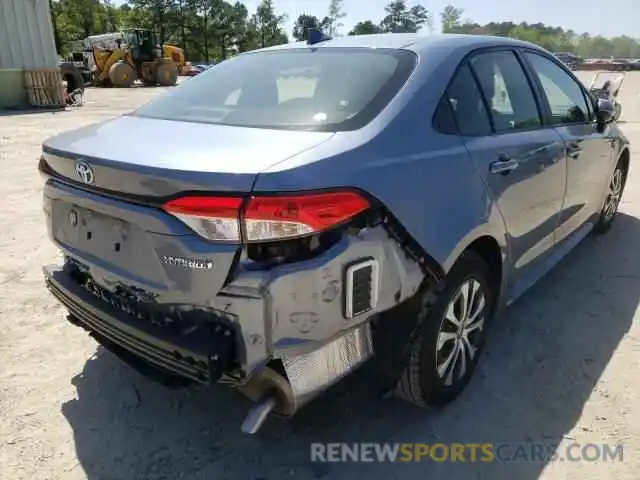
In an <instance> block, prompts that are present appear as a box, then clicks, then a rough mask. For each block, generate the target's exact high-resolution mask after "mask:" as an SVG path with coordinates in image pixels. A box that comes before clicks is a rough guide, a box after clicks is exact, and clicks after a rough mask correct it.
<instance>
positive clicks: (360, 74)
mask: <svg viewBox="0 0 640 480" xmlns="http://www.w3.org/2000/svg"><path fill="white" fill-rule="evenodd" d="M415 64H416V56H415V54H413V53H412V52H409V51H405V50H391V49H376V50H373V49H364V48H361V49H348V48H318V49H315V50H313V49H300V50H298V49H287V50H280V51H275V52H256V53H249V54H244V55H239V56H237V57H235V58H233V59H230V60H225V61H223V62H222V63H220V64H219V65H216V66H215V67H214V68H211V69H210V70H208V71H207V72H205V73H202V74H200V75H198V76H196V77H193V78H191V79H189V80H186V81H185V82H184V84H182V85H181V86H180V87H178V88H177V89H175V90H173V91H172V92H170V93H169V94H167V95H164V96H162V97H160V98H158V99H157V100H154V101H152V102H151V103H148V104H147V105H145V106H143V107H142V108H140V109H138V110H137V111H135V112H134V113H133V115H135V116H140V117H148V118H158V119H165V120H178V121H185V122H201V123H212V124H220V125H235V126H243V127H258V128H260V127H261V128H275V129H290V130H316V131H345V130H354V129H357V128H361V127H362V126H364V125H366V124H367V123H369V122H370V121H371V120H372V119H373V118H374V117H375V116H376V115H378V113H380V111H381V110H382V109H383V108H384V107H385V106H386V105H387V104H388V103H389V102H390V101H391V99H392V98H393V97H394V96H395V95H396V94H397V93H398V91H399V90H400V88H401V87H402V85H403V84H404V83H405V81H406V80H407V78H408V77H409V75H410V74H411V72H412V71H413V69H414V67H415Z"/></svg>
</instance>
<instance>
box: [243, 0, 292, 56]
mask: <svg viewBox="0 0 640 480" xmlns="http://www.w3.org/2000/svg"><path fill="white" fill-rule="evenodd" d="M286 20H287V16H286V15H277V14H276V12H275V8H274V6H273V0H262V1H261V2H260V5H258V8H257V10H256V13H255V14H254V15H252V17H251V20H250V22H249V31H250V32H251V33H252V34H253V37H254V41H255V43H256V47H259V48H262V47H268V46H271V45H279V44H281V43H287V42H288V38H287V34H286V33H285V32H284V30H283V28H282V25H283V24H284V22H286Z"/></svg>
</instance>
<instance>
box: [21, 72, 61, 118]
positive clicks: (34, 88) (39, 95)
mask: <svg viewBox="0 0 640 480" xmlns="http://www.w3.org/2000/svg"><path fill="white" fill-rule="evenodd" d="M24 78H25V84H26V86H27V92H28V94H29V103H30V104H31V106H33V107H50V108H51V107H64V106H65V99H64V93H63V92H64V87H63V84H62V75H61V74H60V69H58V68H46V69H38V70H25V71H24Z"/></svg>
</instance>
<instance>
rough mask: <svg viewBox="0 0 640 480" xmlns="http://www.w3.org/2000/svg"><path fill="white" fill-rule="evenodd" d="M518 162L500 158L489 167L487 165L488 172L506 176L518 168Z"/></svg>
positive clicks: (503, 157)
mask: <svg viewBox="0 0 640 480" xmlns="http://www.w3.org/2000/svg"><path fill="white" fill-rule="evenodd" d="M518 165H520V162H518V161H517V160H514V159H513V158H508V157H505V156H502V155H501V156H500V159H499V160H496V161H495V162H493V163H492V164H491V165H489V171H490V172H491V173H500V174H501V175H508V174H509V173H511V172H512V171H514V170H515V169H516V168H518Z"/></svg>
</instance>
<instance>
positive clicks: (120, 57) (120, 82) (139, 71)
mask: <svg viewBox="0 0 640 480" xmlns="http://www.w3.org/2000/svg"><path fill="white" fill-rule="evenodd" d="M92 50H93V61H94V64H95V72H94V79H95V83H96V85H101V86H114V87H130V86H131V85H132V84H133V82H134V81H136V80H141V81H142V83H144V84H145V85H160V86H164V87H166V86H171V85H175V84H176V82H177V81H178V74H179V73H180V71H181V70H182V69H183V68H184V65H185V61H184V53H183V52H182V49H180V48H178V47H174V46H173V45H159V44H158V43H157V41H156V38H155V36H154V34H153V32H152V31H150V30H144V29H130V30H126V31H125V32H123V33H122V38H118V39H116V46H115V48H101V47H98V46H94V47H93V49H92Z"/></svg>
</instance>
